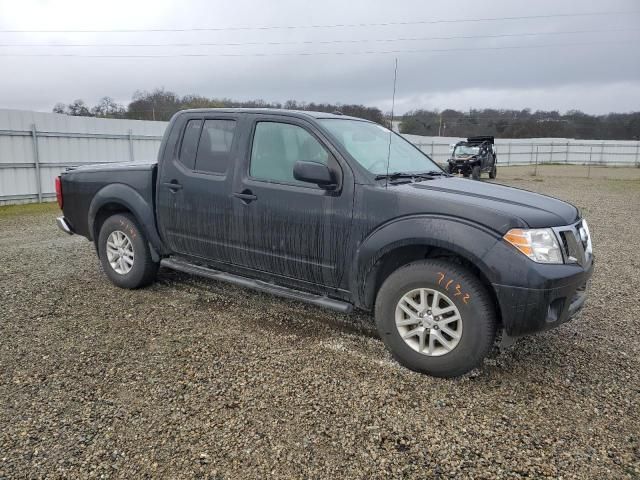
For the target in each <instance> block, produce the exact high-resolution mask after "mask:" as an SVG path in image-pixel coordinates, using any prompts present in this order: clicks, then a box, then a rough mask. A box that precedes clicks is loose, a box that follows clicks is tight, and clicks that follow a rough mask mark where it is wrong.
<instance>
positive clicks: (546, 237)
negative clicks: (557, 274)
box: [503, 228, 563, 263]
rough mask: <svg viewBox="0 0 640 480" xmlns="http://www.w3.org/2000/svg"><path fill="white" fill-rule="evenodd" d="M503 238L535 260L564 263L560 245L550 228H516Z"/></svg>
mask: <svg viewBox="0 0 640 480" xmlns="http://www.w3.org/2000/svg"><path fill="white" fill-rule="evenodd" d="M503 238H504V239H505V240H506V241H507V242H509V243H510V244H511V245H513V246H514V247H516V248H517V249H518V250H520V251H521V252H522V253H524V254H525V255H526V256H527V257H529V258H530V259H531V260H533V261H534V262H538V263H563V262H562V251H561V250H560V245H559V244H558V240H557V239H556V236H555V234H554V233H553V230H551V229H550V228H536V229H531V230H525V229H522V228H514V229H512V230H509V231H508V232H507V233H506V234H505V236H504V237H503Z"/></svg>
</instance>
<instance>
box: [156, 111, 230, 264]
mask: <svg viewBox="0 0 640 480" xmlns="http://www.w3.org/2000/svg"><path fill="white" fill-rule="evenodd" d="M240 117H241V116H240V115H229V114H226V115H222V116H219V117H210V116H191V117H188V118H186V119H185V120H183V124H182V125H176V127H175V128H179V129H181V130H180V137H179V141H178V142H176V145H175V147H176V148H175V150H174V151H173V152H169V154H168V155H167V154H165V158H164V159H163V160H164V161H163V162H162V165H161V166H160V171H159V177H160V178H159V180H158V194H157V197H158V224H159V227H160V232H161V235H162V237H163V239H164V241H165V242H166V243H167V244H168V246H169V248H171V250H172V251H174V252H176V253H181V254H184V255H189V256H196V257H201V258H210V259H215V260H217V261H220V262H228V261H229V259H230V257H231V253H230V248H231V247H230V243H231V242H230V241H229V231H230V222H231V217H232V215H233V211H232V210H233V205H232V203H231V187H232V178H233V169H234V163H235V161H236V156H237V148H238V147H237V145H238V132H239V131H240V130H241V129H240V128H239V126H238V123H239V122H240V121H241V118H240Z"/></svg>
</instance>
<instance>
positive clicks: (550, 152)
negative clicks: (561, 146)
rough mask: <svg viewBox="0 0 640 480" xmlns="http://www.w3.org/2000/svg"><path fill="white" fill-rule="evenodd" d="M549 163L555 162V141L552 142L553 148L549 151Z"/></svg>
mask: <svg viewBox="0 0 640 480" xmlns="http://www.w3.org/2000/svg"><path fill="white" fill-rule="evenodd" d="M543 163H544V162H543ZM549 163H553V142H551V150H550V151H549Z"/></svg>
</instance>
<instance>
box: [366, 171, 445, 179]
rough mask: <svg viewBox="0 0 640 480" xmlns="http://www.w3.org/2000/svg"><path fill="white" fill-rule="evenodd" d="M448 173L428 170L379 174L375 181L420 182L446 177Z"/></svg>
mask: <svg viewBox="0 0 640 480" xmlns="http://www.w3.org/2000/svg"><path fill="white" fill-rule="evenodd" d="M448 176H449V174H448V173H444V172H440V171H438V170H430V171H428V172H419V173H411V172H393V173H389V174H386V173H381V174H379V175H376V177H375V178H376V180H382V179H385V178H387V179H389V180H397V179H405V178H406V179H410V180H411V181H414V182H415V181H421V180H430V179H432V178H433V177H448Z"/></svg>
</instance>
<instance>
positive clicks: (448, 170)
mask: <svg viewBox="0 0 640 480" xmlns="http://www.w3.org/2000/svg"><path fill="white" fill-rule="evenodd" d="M445 171H446V172H447V173H448V174H449V175H453V168H451V164H450V163H449V164H447V167H446V168H445Z"/></svg>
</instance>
